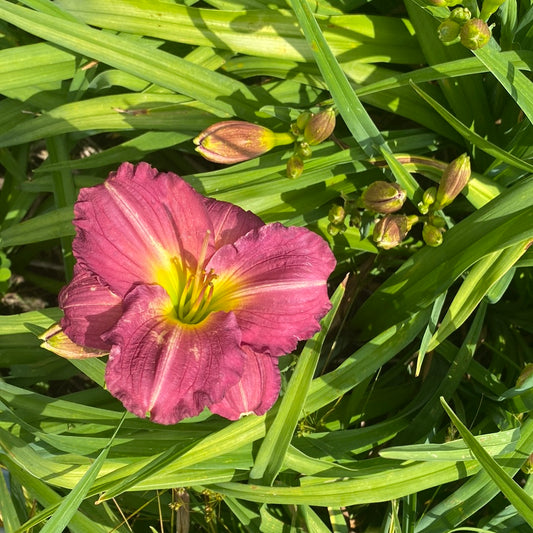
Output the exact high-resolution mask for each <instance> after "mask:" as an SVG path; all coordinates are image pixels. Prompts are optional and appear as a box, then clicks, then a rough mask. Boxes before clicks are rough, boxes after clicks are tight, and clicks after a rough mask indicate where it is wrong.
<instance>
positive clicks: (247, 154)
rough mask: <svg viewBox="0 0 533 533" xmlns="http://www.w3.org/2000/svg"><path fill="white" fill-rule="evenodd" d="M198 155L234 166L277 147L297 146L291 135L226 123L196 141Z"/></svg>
mask: <svg viewBox="0 0 533 533" xmlns="http://www.w3.org/2000/svg"><path fill="white" fill-rule="evenodd" d="M193 142H194V144H196V145H197V147H196V151H197V152H199V153H200V154H201V155H202V156H203V157H205V158H206V159H207V160H208V161H213V162H214V163H223V164H225V165H230V164H232V163H239V162H241V161H247V160H248V159H253V158H254V157H258V156H260V155H262V154H264V153H266V152H268V151H269V150H272V148H274V147H275V146H280V145H283V144H290V143H292V142H294V136H293V135H291V134H290V133H274V132H273V131H271V130H269V129H268V128H265V127H264V126H259V125H258V124H252V123H251V122H244V121H241V120H225V121H222V122H217V123H216V124H213V125H212V126H209V128H207V129H206V130H204V131H203V132H202V133H200V135H198V137H196V138H195V139H194V141H193Z"/></svg>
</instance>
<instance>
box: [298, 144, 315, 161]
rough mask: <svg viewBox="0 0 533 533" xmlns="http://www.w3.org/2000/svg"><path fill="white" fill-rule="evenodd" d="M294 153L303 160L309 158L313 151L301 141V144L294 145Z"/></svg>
mask: <svg viewBox="0 0 533 533" xmlns="http://www.w3.org/2000/svg"><path fill="white" fill-rule="evenodd" d="M296 153H297V154H298V155H299V156H300V157H303V158H304V159H305V158H306V157H311V154H312V153H313V150H312V149H311V147H310V146H309V143H306V142H305V141H303V142H301V143H296Z"/></svg>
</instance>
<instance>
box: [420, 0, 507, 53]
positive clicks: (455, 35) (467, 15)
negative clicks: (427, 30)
mask: <svg viewBox="0 0 533 533" xmlns="http://www.w3.org/2000/svg"><path fill="white" fill-rule="evenodd" d="M428 3H430V4H431V5H434V6H439V7H452V6H457V2H456V1H454V0H428ZM502 3H503V1H499V0H492V1H490V2H488V1H487V0H485V1H484V2H483V7H482V10H481V15H480V18H473V17H472V13H471V12H470V10H469V9H468V8H466V7H462V6H457V7H454V8H453V9H452V10H451V11H450V12H449V16H448V18H447V19H445V20H443V21H442V22H441V23H440V24H439V27H438V28H437V32H438V35H439V39H440V40H441V41H442V42H443V43H444V44H446V45H450V44H455V43H458V42H460V43H461V44H462V45H463V46H465V47H466V48H469V49H470V50H477V49H478V48H481V47H483V46H485V45H486V44H487V43H488V42H489V40H490V37H491V29H490V27H489V26H488V24H487V22H486V20H487V19H488V18H489V16H490V15H491V14H492V13H494V11H496V9H498V7H499V6H500V5H501V4H502ZM493 4H494V5H493Z"/></svg>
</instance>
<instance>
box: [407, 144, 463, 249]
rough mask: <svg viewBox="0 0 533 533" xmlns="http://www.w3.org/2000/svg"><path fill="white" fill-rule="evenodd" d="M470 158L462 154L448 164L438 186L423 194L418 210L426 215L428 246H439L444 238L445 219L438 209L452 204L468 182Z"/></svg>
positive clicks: (425, 237)
mask: <svg viewBox="0 0 533 533" xmlns="http://www.w3.org/2000/svg"><path fill="white" fill-rule="evenodd" d="M470 174H471V170H470V158H469V157H468V156H467V155H466V154H462V155H460V156H459V157H458V158H457V159H454V160H453V161H452V162H451V163H450V164H449V165H447V166H446V168H445V169H444V172H443V173H442V176H441V178H440V181H439V186H438V188H436V187H430V188H429V189H427V190H426V191H424V194H423V196H422V201H421V202H420V203H419V204H418V210H419V211H420V213H421V214H422V215H424V217H421V219H422V221H423V222H424V228H423V230H422V238H423V239H424V242H425V243H426V244H427V245H428V246H439V245H440V244H441V243H442V240H443V233H444V231H445V221H444V219H443V218H442V216H440V215H439V214H438V213H437V211H440V210H441V209H443V208H444V207H447V206H448V205H450V204H451V203H452V202H453V201H454V200H455V198H457V196H459V194H460V193H461V191H462V190H463V189H464V188H465V187H466V185H467V184H468V180H469V179H470Z"/></svg>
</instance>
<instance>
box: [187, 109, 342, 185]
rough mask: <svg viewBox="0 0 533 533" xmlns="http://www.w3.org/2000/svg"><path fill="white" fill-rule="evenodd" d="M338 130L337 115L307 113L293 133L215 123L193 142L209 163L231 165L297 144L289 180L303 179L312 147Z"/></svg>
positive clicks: (245, 124)
mask: <svg viewBox="0 0 533 533" xmlns="http://www.w3.org/2000/svg"><path fill="white" fill-rule="evenodd" d="M334 129H335V111H334V110H333V108H328V109H325V110H324V111H320V112H319V113H316V114H315V113H310V112H308V111H305V112H304V113H301V114H300V115H299V116H298V118H297V120H296V121H295V122H294V123H292V124H291V127H290V131H287V132H281V133H276V132H274V131H272V130H270V129H269V128H266V127H265V126H261V125H259V124H253V123H252V122H246V121H243V120H224V121H222V122H216V123H215V124H212V125H211V126H209V127H208V128H207V129H205V130H204V131H202V133H200V135H198V136H197V137H196V138H195V139H194V140H193V142H194V144H195V145H196V151H197V152H198V153H199V154H201V155H202V156H203V157H204V158H205V159H207V160H208V161H212V162H214V163H221V164H224V165H231V164H233V163H240V162H242V161H248V160H250V159H253V158H255V157H259V156H261V155H263V154H265V153H267V152H268V151H270V150H272V148H274V147H276V146H283V145H287V144H294V151H293V154H292V155H291V157H290V158H289V160H288V161H287V176H288V177H289V178H291V179H295V178H298V177H300V176H301V174H302V172H303V169H304V159H306V158H308V157H310V156H311V154H312V148H311V147H312V146H314V145H316V144H320V143H321V142H322V141H325V140H326V139H327V138H328V137H329V136H330V135H331V134H332V133H333V130H334Z"/></svg>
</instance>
